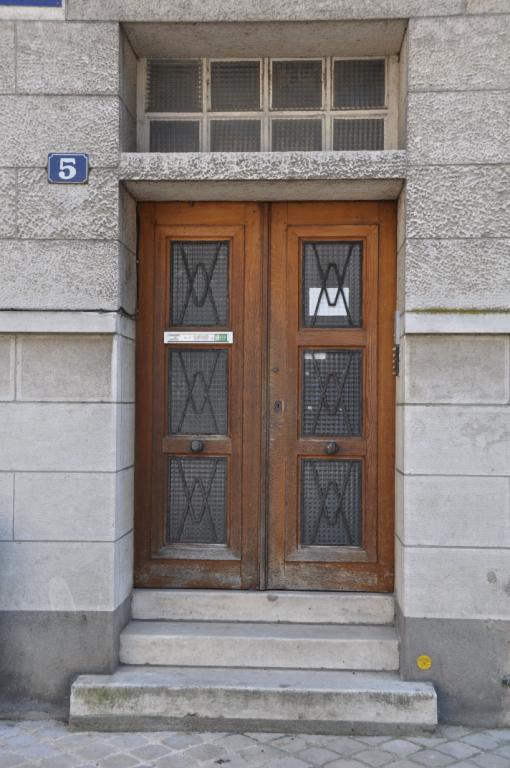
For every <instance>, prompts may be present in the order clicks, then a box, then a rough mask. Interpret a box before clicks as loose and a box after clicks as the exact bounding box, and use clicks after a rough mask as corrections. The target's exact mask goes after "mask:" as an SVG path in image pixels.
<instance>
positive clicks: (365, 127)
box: [333, 119, 384, 151]
mask: <svg viewBox="0 0 510 768" xmlns="http://www.w3.org/2000/svg"><path fill="white" fill-rule="evenodd" d="M333 149H336V150H339V151H342V150H344V151H348V150H360V149H384V120H380V119H376V120H334V121H333Z"/></svg>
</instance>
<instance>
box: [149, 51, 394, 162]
mask: <svg viewBox="0 0 510 768" xmlns="http://www.w3.org/2000/svg"><path fill="white" fill-rule="evenodd" d="M397 79H398V64H397V63H396V58H395V57H371V58H357V59H353V58H349V59H346V58H340V57H338V58H337V57H332V56H329V57H325V58H314V59H290V58H288V59H276V58H274V59H268V58H260V59H255V58H254V59H210V58H194V59H147V60H145V62H144V64H143V67H142V76H141V83H140V104H141V105H142V104H143V115H142V119H141V120H140V122H139V137H138V145H139V149H140V150H141V151H150V152H260V151H266V152H269V151H272V152H286V151H301V152H306V151H321V150H334V151H353V150H354V151H356V150H358V151H359V150H382V149H394V148H396V146H397V143H396V109H397V94H396V92H397V88H395V87H393V86H392V83H394V82H396V80H397Z"/></svg>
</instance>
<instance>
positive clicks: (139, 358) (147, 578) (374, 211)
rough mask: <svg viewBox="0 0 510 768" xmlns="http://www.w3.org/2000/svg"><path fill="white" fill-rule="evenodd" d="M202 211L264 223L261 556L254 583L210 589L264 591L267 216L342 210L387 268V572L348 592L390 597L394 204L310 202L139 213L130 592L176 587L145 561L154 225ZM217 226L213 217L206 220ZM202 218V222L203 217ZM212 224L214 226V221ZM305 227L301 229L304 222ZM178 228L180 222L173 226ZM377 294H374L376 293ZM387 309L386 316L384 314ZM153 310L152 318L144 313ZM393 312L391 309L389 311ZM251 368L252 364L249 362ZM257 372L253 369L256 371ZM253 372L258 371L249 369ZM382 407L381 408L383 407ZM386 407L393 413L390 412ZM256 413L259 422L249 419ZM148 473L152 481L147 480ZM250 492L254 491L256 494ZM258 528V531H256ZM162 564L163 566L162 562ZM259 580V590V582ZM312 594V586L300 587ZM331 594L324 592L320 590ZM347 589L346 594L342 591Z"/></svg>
mask: <svg viewBox="0 0 510 768" xmlns="http://www.w3.org/2000/svg"><path fill="white" fill-rule="evenodd" d="M194 205H196V206H197V207H198V206H201V207H203V206H207V208H208V210H210V211H211V212H213V211H214V209H215V208H216V209H218V208H219V207H221V206H224V205H231V206H239V207H242V206H247V207H250V206H251V207H252V208H254V207H256V208H257V209H258V211H259V215H260V217H261V228H260V235H261V238H260V251H261V259H262V269H261V273H262V274H263V279H262V281H261V282H262V284H261V286H260V308H259V309H260V311H259V312H258V317H259V321H260V323H261V326H262V332H261V350H260V355H259V359H260V371H259V373H260V377H261V386H260V388H259V389H260V392H259V397H258V405H257V406H255V407H254V409H253V412H252V418H253V423H255V421H257V423H258V429H259V430H260V440H259V444H260V452H259V456H258V459H257V460H256V464H257V465H258V482H257V483H256V484H253V483H252V491H253V492H254V493H256V494H257V495H258V496H259V499H260V501H259V519H257V520H254V521H252V523H253V525H250V528H251V531H250V533H251V539H252V541H253V542H254V543H255V542H256V547H257V549H258V553H259V556H258V563H259V570H258V573H257V575H256V577H253V576H252V577H250V578H249V579H247V580H246V582H245V583H244V584H241V585H235V586H234V587H232V586H231V585H228V584H217V585H212V587H213V588H214V586H218V587H222V588H245V589H250V588H251V589H253V588H255V589H260V590H264V589H267V588H268V587H267V551H266V550H267V537H266V535H265V534H266V529H267V526H268V518H269V490H270V488H269V487H268V486H269V473H268V469H267V468H268V461H267V457H268V447H269V420H270V418H271V416H270V414H269V413H268V405H269V404H270V403H271V402H272V394H273V393H272V391H271V389H270V382H269V363H268V356H269V354H270V350H269V347H268V342H269V339H268V318H269V299H270V297H269V290H270V288H269V285H268V284H269V254H270V249H271V243H270V239H269V233H270V230H271V226H270V217H271V215H275V214H276V212H277V211H280V212H281V211H283V210H285V211H286V215H288V214H289V212H290V215H291V218H292V217H296V218H297V220H299V219H300V216H302V214H303V211H304V209H305V208H304V207H305V206H309V207H310V206H311V207H312V208H313V209H314V210H315V211H316V214H315V223H316V224H318V225H319V224H321V223H323V224H325V225H327V224H328V223H331V211H332V210H333V207H337V210H338V206H340V207H341V211H342V213H341V217H340V218H338V215H337V219H336V223H339V224H346V225H349V224H351V225H367V226H370V225H374V224H376V225H378V226H379V227H380V244H379V262H381V261H384V264H385V266H386V267H388V268H387V269H384V270H380V273H381V277H382V276H384V285H385V292H384V300H383V301H381V300H380V301H379V318H378V320H379V330H380V334H381V339H383V349H384V354H380V355H379V362H378V382H379V388H378V397H379V399H378V426H377V429H378V446H381V445H382V444H384V443H385V442H386V446H385V451H384V460H381V453H382V451H381V450H378V454H379V458H378V473H379V476H380V477H381V476H382V477H384V499H383V502H382V505H381V508H380V511H379V513H380V515H381V523H382V522H383V521H384V525H385V528H384V530H383V529H382V528H381V527H380V529H379V531H378V547H381V548H382V550H383V551H384V560H385V562H384V568H383V569H382V570H381V572H380V573H379V574H378V577H377V579H376V580H375V581H374V583H370V584H366V583H365V584H361V583H360V584H359V586H356V585H355V584H354V585H350V586H349V587H348V589H349V590H356V589H359V590H362V591H373V592H376V591H381V592H383V591H384V592H387V591H392V589H393V583H394V469H395V447H394V446H395V379H394V377H393V373H392V354H391V351H392V346H393V318H394V315H393V309H394V308H395V294H396V268H395V267H396V202H394V201H381V202H371V201H368V202H344V201H338V202H330V201H325V202H317V201H312V202H311V203H300V202H295V203H293V202H291V203H253V202H252V203H249V202H246V203H230V204H225V203H221V202H211V203H189V202H186V203H175V202H169V203H166V202H165V203H143V204H141V206H140V219H139V220H140V257H139V287H138V305H139V313H138V322H137V343H136V372H137V373H136V376H137V389H136V426H135V435H136V447H135V586H138V587H154V588H158V587H160V588H179V587H180V586H183V585H179V584H178V583H175V584H174V583H172V584H171V585H169V584H168V576H166V577H165V576H164V575H162V570H161V568H160V566H158V561H157V560H156V561H155V562H154V567H153V568H151V569H150V570H149V572H148V571H147V569H146V563H147V558H149V559H150V558H151V554H152V553H151V543H150V536H149V537H148V535H147V528H148V526H147V520H148V519H149V518H150V516H151V497H150V495H149V494H147V489H146V483H144V481H143V478H144V477H145V478H146V477H147V476H151V477H152V461H153V455H152V451H153V445H152V435H151V433H152V429H149V428H147V425H148V424H152V418H153V403H152V392H153V386H154V382H153V348H152V345H151V344H146V343H143V339H147V338H153V336H154V329H153V323H154V319H153V311H152V306H153V296H154V273H153V270H151V269H150V265H149V263H148V262H149V261H152V258H151V254H154V253H155V249H156V242H155V239H156V226H157V225H158V223H159V224H160V225H161V224H162V223H163V224H165V223H166V225H171V224H173V225H175V224H176V221H175V220H173V221H172V222H170V221H169V218H168V211H169V209H170V206H171V207H172V210H173V211H177V210H179V209H182V210H185V209H189V207H190V206H194ZM210 216H211V220H214V218H215V217H214V213H210ZM206 218H207V217H206ZM216 221H217V219H216ZM301 222H302V223H306V222H305V221H304V220H303V219H301ZM178 225H179V222H177V226H178ZM378 290H379V289H378ZM383 306H384V309H383ZM149 308H150V311H148V309H149ZM389 308H391V309H389ZM252 363H253V360H252ZM255 367H256V366H255ZM252 369H253V370H255V368H254V367H253V366H252ZM381 404H384V407H383V408H381ZM388 406H390V407H388ZM257 414H258V418H257V419H255V418H254V416H255V415H257ZM147 473H149V474H147ZM255 485H256V486H257V487H255ZM255 527H256V528H257V530H255ZM160 564H161V561H160ZM257 581H258V583H256V582H257ZM187 586H191V587H192V588H194V587H196V588H200V587H203V586H204V584H203V583H201V582H200V580H198V581H197V583H196V584H192V585H187ZM299 588H300V589H303V588H308V589H309V588H310V587H299ZM325 588H326V589H328V587H327V586H326V587H325ZM330 588H331V587H330ZM346 588H347V587H344V589H346Z"/></svg>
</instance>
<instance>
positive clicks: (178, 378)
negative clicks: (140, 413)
mask: <svg viewBox="0 0 510 768" xmlns="http://www.w3.org/2000/svg"><path fill="white" fill-rule="evenodd" d="M227 371H228V352H227V350H225V349H220V350H210V349H193V350H191V349H183V350H181V349H176V350H170V352H169V357H168V412H169V419H170V424H169V427H170V434H172V435H226V434H227V413H228V374H227Z"/></svg>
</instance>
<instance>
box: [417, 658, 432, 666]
mask: <svg viewBox="0 0 510 768" xmlns="http://www.w3.org/2000/svg"><path fill="white" fill-rule="evenodd" d="M416 666H417V667H418V669H430V668H431V666H432V659H431V658H430V656H425V655H423V656H418V658H417V659H416Z"/></svg>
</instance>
